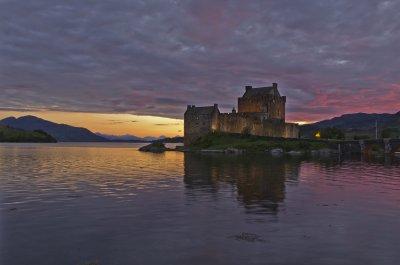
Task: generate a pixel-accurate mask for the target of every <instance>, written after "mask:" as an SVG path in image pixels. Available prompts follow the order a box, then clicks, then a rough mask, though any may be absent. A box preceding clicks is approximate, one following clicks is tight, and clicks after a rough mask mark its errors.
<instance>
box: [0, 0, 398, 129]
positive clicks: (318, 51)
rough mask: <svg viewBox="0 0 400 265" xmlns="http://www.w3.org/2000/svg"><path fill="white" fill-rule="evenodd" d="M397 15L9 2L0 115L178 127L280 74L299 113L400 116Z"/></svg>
mask: <svg viewBox="0 0 400 265" xmlns="http://www.w3.org/2000/svg"><path fill="white" fill-rule="evenodd" d="M398 14H400V1H373V0H369V1H365V0H352V1H348V0H346V1H342V0H334V1H333V0H332V1H331V0H326V1H319V0H318V1H317V0H316V1H312V0H296V1H289V0H279V1H265V0H261V1H256V0H254V1H218V0H212V1H211V0H210V1H208V0H201V1H169V0H160V1H157V0H155V1H134V0H102V1H91V0H88V1H81V0H70V1H57V0H35V1H18V0H14V1H7V0H0V118H1V117H6V116H11V115H13V116H22V115H27V114H35V115H38V116H40V117H44V118H51V119H52V120H53V121H56V122H63V123H69V124H72V125H77V126H84V127H87V128H89V129H91V130H93V131H101V132H104V133H112V134H125V133H131V134H136V135H139V136H145V135H160V134H163V135H167V136H175V135H181V134H182V127H183V126H182V125H183V122H182V117H183V113H184V111H185V109H186V105H187V104H194V105H212V104H214V103H218V104H219V106H220V107H221V110H222V111H229V110H230V109H231V108H232V107H233V106H235V105H236V104H237V97H239V96H241V95H242V94H243V92H244V86H245V85H253V86H265V85H270V84H271V83H273V82H276V83H278V84H279V90H280V92H281V94H283V95H286V96H287V106H286V113H287V120H289V121H294V122H312V121H317V120H322V119H326V118H331V117H334V116H339V115H342V114H345V113H353V112H367V113H382V112H389V113H394V112H397V111H400V56H399V55H400V19H398ZM113 121H114V122H113ZM130 121H132V122H130ZM160 124H163V125H160Z"/></svg>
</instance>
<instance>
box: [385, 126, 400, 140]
mask: <svg viewBox="0 0 400 265" xmlns="http://www.w3.org/2000/svg"><path fill="white" fill-rule="evenodd" d="M382 138H400V129H399V128H395V127H389V128H386V129H384V130H382Z"/></svg>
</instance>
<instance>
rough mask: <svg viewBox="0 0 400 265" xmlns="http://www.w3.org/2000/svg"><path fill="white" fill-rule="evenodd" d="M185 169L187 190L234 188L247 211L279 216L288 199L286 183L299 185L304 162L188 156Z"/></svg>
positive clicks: (210, 190) (185, 159)
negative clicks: (282, 203) (301, 163)
mask: <svg viewBox="0 0 400 265" xmlns="http://www.w3.org/2000/svg"><path fill="white" fill-rule="evenodd" d="M184 168H185V169H184V170H185V171H184V173H185V175H184V182H185V185H186V188H187V189H189V190H193V192H196V191H198V192H202V191H207V192H212V193H217V192H218V191H219V190H220V189H222V188H223V189H227V188H228V189H229V188H231V189H232V191H234V192H236V193H237V199H238V200H239V202H240V203H242V204H243V206H244V207H245V208H246V210H248V211H256V212H260V211H261V212H260V213H276V212H277V211H278V208H279V204H280V203H281V202H283V200H284V199H285V184H286V182H293V183H296V182H297V179H298V176H299V170H300V161H298V160H284V159H266V158H265V157H263V156H249V155H247V156H227V155H222V154H188V153H186V154H185V158H184Z"/></svg>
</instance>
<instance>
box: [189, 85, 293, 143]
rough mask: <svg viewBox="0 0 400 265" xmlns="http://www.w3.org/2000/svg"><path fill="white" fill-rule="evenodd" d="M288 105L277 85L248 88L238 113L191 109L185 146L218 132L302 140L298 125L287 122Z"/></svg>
mask: <svg viewBox="0 0 400 265" xmlns="http://www.w3.org/2000/svg"><path fill="white" fill-rule="evenodd" d="M285 105H286V97H285V96H281V95H280V93H279V90H278V84H277V83H272V86H269V87H253V86H245V92H244V94H243V96H242V97H239V98H238V110H237V111H236V109H235V108H233V110H232V112H231V113H220V111H219V109H218V104H214V106H204V107H196V106H195V105H188V107H187V110H186V112H185V115H184V120H185V145H190V144H191V143H192V142H193V141H195V140H196V139H198V138H200V137H201V136H203V135H205V134H207V133H210V132H214V131H220V132H228V133H249V134H252V135H259V136H271V137H285V138H298V137H299V128H298V125H297V124H294V123H286V122H285Z"/></svg>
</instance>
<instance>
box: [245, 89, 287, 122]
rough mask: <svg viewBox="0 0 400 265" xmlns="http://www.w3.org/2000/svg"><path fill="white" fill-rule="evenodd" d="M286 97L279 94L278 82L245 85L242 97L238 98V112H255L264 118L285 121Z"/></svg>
mask: <svg viewBox="0 0 400 265" xmlns="http://www.w3.org/2000/svg"><path fill="white" fill-rule="evenodd" d="M285 105H286V97H285V96H281V95H280V93H279V91H278V84H277V83H273V84H272V86H269V87H252V86H246V91H245V93H244V94H243V96H242V97H240V98H238V112H239V113H257V114H259V115H262V116H264V117H265V118H266V119H278V120H282V121H285Z"/></svg>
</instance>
